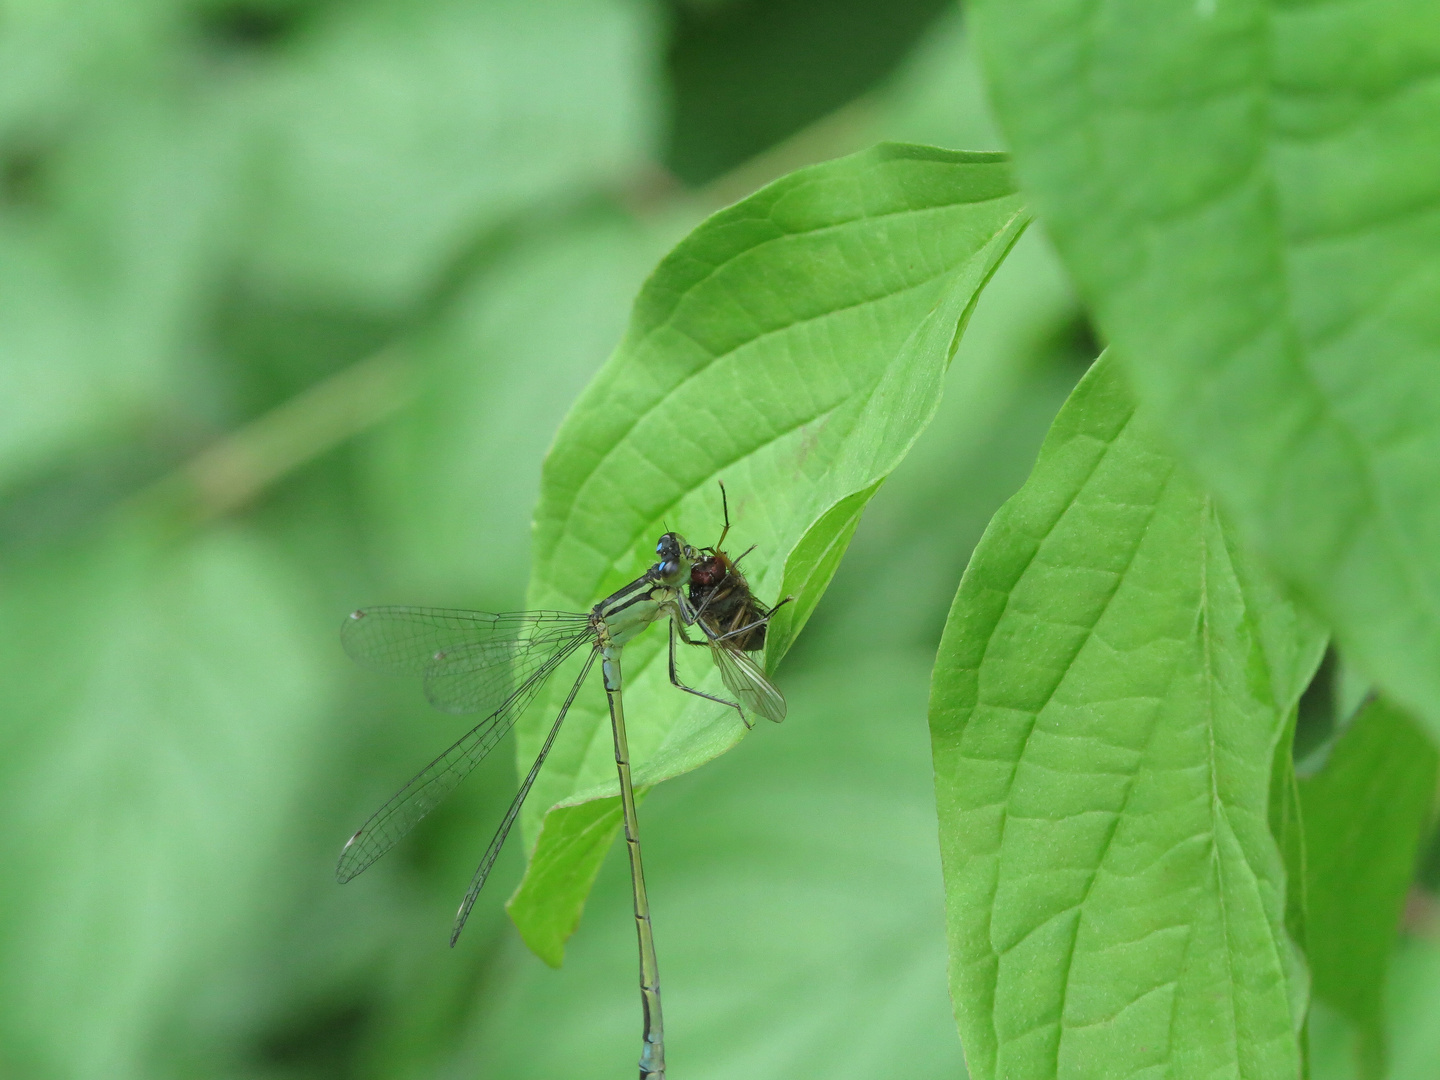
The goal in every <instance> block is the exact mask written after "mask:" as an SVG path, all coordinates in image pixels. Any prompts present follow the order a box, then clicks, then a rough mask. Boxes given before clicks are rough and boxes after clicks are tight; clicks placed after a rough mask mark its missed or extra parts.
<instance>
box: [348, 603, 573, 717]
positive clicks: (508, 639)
mask: <svg viewBox="0 0 1440 1080" xmlns="http://www.w3.org/2000/svg"><path fill="white" fill-rule="evenodd" d="M589 633H590V621H589V617H588V616H586V615H582V614H579V613H577V612H568V611H512V612H502V613H498V614H497V613H492V612H488V611H460V610H454V609H449V608H424V607H395V606H388V607H370V608H361V609H360V610H358V611H354V612H351V614H350V615H348V616H347V617H346V619H345V622H344V624H343V625H342V626H341V628H340V641H341V643H342V644H343V645H344V647H345V651H346V652H347V653H349V654H350V656H351V658H352V659H354V660H355V662H356V663H358V664H361V665H363V666H364V667H368V668H372V669H374V670H376V671H383V672H387V673H390V674H396V675H420V676H422V677H423V678H424V680H425V696H426V698H427V699H428V700H429V701H430V704H432V705H434V706H435V708H437V709H439V710H440V711H442V712H449V713H471V712H491V711H493V710H495V709H498V708H499V707H500V706H501V704H502V703H503V702H504V701H505V700H506V699H507V698H509V696H510V695H511V694H512V693H514V691H515V688H516V687H518V686H521V685H523V684H524V683H525V681H526V680H527V679H529V678H530V676H531V675H533V674H534V673H535V672H536V671H537V670H539V669H540V667H541V666H542V665H543V664H544V663H545V662H546V660H547V659H548V658H549V657H550V656H551V655H552V654H553V653H554V652H555V651H557V650H559V649H561V648H564V647H566V646H568V645H569V644H570V643H571V641H572V639H575V638H578V637H585V636H587V635H588V634H589Z"/></svg>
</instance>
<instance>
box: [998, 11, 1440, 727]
mask: <svg viewBox="0 0 1440 1080" xmlns="http://www.w3.org/2000/svg"><path fill="white" fill-rule="evenodd" d="M974 10H975V12H976V14H977V16H978V18H977V25H978V28H979V30H980V34H981V39H982V46H983V50H984V54H985V58H986V62H987V67H988V69H989V73H990V76H991V83H992V89H993V100H994V102H995V105H996V110H997V113H998V114H999V116H1000V119H1001V121H1002V124H1003V126H1004V128H1005V130H1006V132H1007V134H1008V137H1009V140H1010V143H1011V145H1012V147H1013V148H1014V150H1015V153H1016V157H1017V162H1018V165H1019V168H1020V173H1021V176H1022V179H1023V180H1024V182H1025V184H1026V185H1027V187H1028V189H1029V190H1031V191H1033V193H1034V197H1035V205H1036V208H1037V210H1038V212H1039V213H1040V215H1041V217H1042V219H1043V220H1044V221H1045V222H1046V226H1047V228H1048V230H1049V231H1050V234H1051V235H1052V236H1053V237H1054V239H1055V242H1056V245H1057V247H1058V248H1059V250H1060V252H1061V254H1062V255H1063V256H1064V258H1065V260H1066V263H1067V265H1068V266H1069V267H1070V269H1071V271H1072V272H1073V273H1074V274H1075V277H1076V279H1077V281H1078V282H1079V283H1080V286H1081V289H1082V291H1083V293H1084V294H1085V295H1086V298H1087V299H1088V300H1089V301H1090V303H1091V304H1092V305H1093V307H1094V309H1095V312H1096V315H1097V319H1098V322H1099V325H1100V326H1101V327H1102V329H1103V330H1104V332H1105V334H1106V335H1107V336H1108V337H1109V338H1110V339H1111V340H1112V341H1113V342H1114V344H1115V345H1116V347H1117V349H1118V350H1119V351H1120V352H1121V354H1122V355H1123V356H1125V357H1126V358H1127V359H1129V360H1130V361H1132V362H1133V364H1134V371H1135V379H1136V384H1137V389H1138V390H1139V391H1140V392H1141V394H1142V395H1143V396H1144V397H1145V398H1146V399H1147V400H1150V401H1153V402H1154V404H1155V406H1156V408H1157V409H1158V410H1159V413H1158V415H1159V418H1160V419H1159V422H1160V423H1163V424H1164V426H1165V429H1166V432H1167V434H1168V436H1169V437H1170V438H1172V439H1173V440H1174V441H1175V444H1176V445H1177V446H1178V447H1179V448H1180V449H1181V451H1182V452H1183V453H1184V454H1185V455H1186V456H1187V458H1188V459H1190V460H1191V461H1192V462H1193V463H1194V465H1195V466H1196V468H1197V469H1198V470H1199V471H1200V473H1201V475H1202V476H1203V478H1204V479H1205V481H1206V482H1207V483H1208V484H1209V485H1211V486H1212V487H1213V489H1214V491H1215V492H1216V494H1217V496H1218V497H1220V498H1221V499H1222V500H1223V501H1224V503H1225V505H1226V506H1227V508H1228V509H1229V510H1230V511H1231V512H1232V513H1233V515H1234V519H1235V524H1236V527H1237V528H1239V529H1240V531H1241V534H1242V535H1243V536H1245V537H1246V538H1247V539H1248V540H1249V541H1250V542H1252V543H1254V544H1256V545H1257V546H1258V547H1259V549H1260V550H1261V552H1262V554H1264V555H1266V556H1268V557H1269V558H1270V559H1271V561H1272V562H1273V564H1274V565H1275V566H1276V567H1277V569H1278V570H1279V572H1280V573H1282V574H1283V575H1284V577H1285V578H1286V579H1287V582H1288V583H1289V584H1290V585H1291V586H1292V587H1293V588H1295V589H1296V590H1298V591H1299V593H1300V594H1301V595H1302V596H1303V597H1304V598H1305V599H1306V601H1307V602H1309V603H1311V604H1313V605H1314V606H1315V608H1316V609H1317V610H1318V611H1319V612H1320V613H1321V614H1323V615H1324V616H1325V617H1326V619H1327V620H1328V621H1329V622H1330V623H1331V624H1332V626H1333V628H1334V630H1335V633H1336V635H1337V637H1338V639H1339V641H1340V643H1341V644H1342V645H1343V646H1344V647H1345V650H1346V652H1347V654H1348V655H1350V656H1352V657H1353V658H1354V659H1355V660H1356V661H1357V662H1358V663H1359V664H1360V666H1361V667H1363V668H1364V669H1365V670H1366V671H1367V673H1368V674H1370V675H1371V676H1373V677H1374V678H1375V679H1376V680H1378V681H1379V682H1380V684H1381V685H1382V686H1384V687H1385V688H1386V690H1387V692H1388V693H1390V694H1392V695H1393V696H1394V697H1395V699H1396V700H1397V701H1398V702H1400V703H1402V704H1404V705H1406V706H1407V707H1409V708H1411V709H1413V710H1415V711H1416V713H1417V714H1418V715H1419V716H1421V717H1422V718H1424V719H1425V720H1426V721H1427V722H1428V723H1429V724H1430V725H1431V730H1432V734H1437V735H1440V486H1437V485H1436V484H1435V483H1434V462H1435V461H1436V460H1437V459H1440V380H1437V379H1436V378H1435V375H1434V372H1435V365H1436V361H1437V357H1440V315H1437V313H1440V273H1437V272H1436V260H1435V251H1436V248H1437V245H1440V225H1437V222H1440V218H1437V217H1436V215H1435V214H1434V213H1433V212H1432V209H1431V208H1432V207H1433V206H1434V205H1435V204H1436V202H1437V200H1440V141H1437V140H1436V139H1435V138H1434V132H1435V130H1436V129H1437V127H1440V89H1437V84H1436V82H1435V80H1434V79H1433V78H1432V77H1431V75H1432V73H1433V72H1434V71H1435V70H1436V69H1437V67H1440V34H1437V33H1436V27H1437V25H1440V24H1437V21H1436V19H1435V12H1434V8H1433V6H1432V5H1431V4H1429V3H1426V2H1424V0H1397V2H1395V3H1361V4H1351V5H1342V6H1334V5H1327V4H1300V5H1280V6H1265V5H1260V4H1255V3H1240V4H1235V3H1228V2H1227V3H1216V2H1215V0H1198V2H1197V0H1165V2H1162V3H1154V2H1151V0H1140V2H1127V3H1121V4H1118V5H1113V6H1110V7H1107V8H1105V9H1104V10H1103V11H1101V10H1097V9H1095V8H1094V7H1093V5H1090V4H1087V3H1084V2H1082V0H1024V2H1021V3H1009V2H1007V3H998V2H993V0H985V2H983V3H980V4H978V5H976V7H975V9H974Z"/></svg>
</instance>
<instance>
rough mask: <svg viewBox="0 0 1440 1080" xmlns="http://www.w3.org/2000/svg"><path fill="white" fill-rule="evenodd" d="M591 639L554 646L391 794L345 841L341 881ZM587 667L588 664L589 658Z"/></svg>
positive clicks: (469, 765)
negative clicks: (497, 704) (506, 693)
mask: <svg viewBox="0 0 1440 1080" xmlns="http://www.w3.org/2000/svg"><path fill="white" fill-rule="evenodd" d="M372 610H374V609H372ZM412 610H413V609H412ZM588 640H589V639H588V638H587V637H586V636H585V635H583V634H580V635H573V634H572V635H571V637H570V639H569V641H568V642H567V643H566V644H564V645H562V646H561V647H560V649H559V650H558V651H555V652H552V653H551V654H550V655H549V657H548V658H547V659H546V660H545V661H544V663H543V664H542V665H541V666H540V667H538V668H537V669H536V670H535V671H533V672H532V673H531V674H530V677H529V678H528V679H526V680H525V682H523V683H522V684H521V685H520V687H519V688H518V689H517V690H515V691H514V692H513V693H512V694H511V695H510V696H509V697H508V698H507V699H506V700H505V701H504V703H502V704H501V706H500V707H499V708H498V709H496V710H495V711H494V712H493V713H491V714H490V715H489V716H487V717H486V718H485V719H484V720H482V721H480V723H478V724H476V725H475V726H474V727H473V728H471V729H470V730H469V731H468V732H466V733H465V734H464V735H463V736H461V737H460V738H459V739H458V740H457V741H456V742H455V743H454V745H452V746H451V747H450V748H449V749H448V750H446V751H445V752H444V753H442V754H441V755H440V756H439V757H437V758H436V759H435V760H434V761H432V762H431V763H430V764H429V765H427V766H425V768H423V769H422V770H420V772H419V773H418V774H417V775H416V776H415V777H414V778H413V779H412V780H411V781H410V782H409V783H408V784H406V785H405V786H404V787H403V788H401V789H400V790H399V791H397V792H396V793H395V794H394V795H392V796H391V797H390V799H389V800H388V801H387V802H386V803H385V805H384V806H382V807H380V809H379V810H376V811H375V813H374V814H372V815H371V816H370V819H369V820H368V821H366V822H365V824H364V825H362V826H360V828H359V829H357V830H356V831H355V835H353V836H352V837H350V839H349V840H348V841H347V842H346V844H345V850H343V851H342V852H341V853H340V862H339V864H338V865H337V866H336V867H335V877H336V878H337V879H339V880H340V881H341V882H342V883H343V882H346V881H349V880H350V879H351V878H353V877H354V876H355V875H356V874H359V873H360V872H361V871H363V870H364V869H365V868H366V867H368V866H369V865H370V864H371V863H373V862H374V861H375V860H376V859H378V858H380V856H381V855H384V854H385V853H386V852H387V851H389V850H390V849H391V848H392V847H394V846H395V844H396V843H398V842H399V841H400V839H401V838H402V837H403V836H405V834H406V833H408V832H409V831H410V830H411V829H413V828H414V827H415V825H416V823H418V822H419V821H420V819H421V818H423V817H424V816H425V815H426V814H428V813H430V811H431V810H433V809H435V807H436V806H438V805H439V804H440V802H441V800H443V799H444V798H445V796H447V795H449V794H450V792H452V791H454V790H455V788H456V787H457V786H458V785H459V783H460V781H462V780H464V779H465V777H467V776H469V775H470V773H471V771H472V770H473V769H474V768H475V766H476V765H479V764H480V762H482V761H483V760H485V757H486V755H487V754H489V753H490V751H491V750H493V749H495V746H496V744H497V743H499V742H500V740H501V739H502V738H504V737H505V734H506V732H508V731H509V730H510V729H511V728H512V727H514V726H515V721H516V719H517V718H518V717H519V716H520V714H521V713H523V712H524V711H525V707H526V706H527V705H529V704H530V702H531V701H532V700H534V697H535V695H536V694H537V693H538V692H539V691H540V688H541V687H542V686H544V685H545V683H546V682H547V681H548V680H549V678H550V676H551V675H552V674H554V672H555V669H556V668H558V667H559V666H560V665H561V664H562V663H564V662H565V660H566V659H567V658H568V657H569V656H570V655H571V654H572V653H573V652H574V651H575V650H576V649H577V648H579V647H580V646H581V645H582V644H584V643H585V642H587V641H588ZM586 670H587V671H588V670H589V665H588V664H587V665H586Z"/></svg>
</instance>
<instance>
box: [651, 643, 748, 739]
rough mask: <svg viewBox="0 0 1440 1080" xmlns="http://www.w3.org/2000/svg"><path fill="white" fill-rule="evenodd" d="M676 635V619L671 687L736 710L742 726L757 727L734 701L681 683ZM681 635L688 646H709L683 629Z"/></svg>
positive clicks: (671, 660)
mask: <svg viewBox="0 0 1440 1080" xmlns="http://www.w3.org/2000/svg"><path fill="white" fill-rule="evenodd" d="M675 633H676V627H675V620H674V619H671V620H670V685H672V686H674V687H676V688H677V689H680V690H684V691H685V692H686V693H687V694H694V695H695V696H696V697H702V698H704V699H705V700H706V701H713V702H715V703H716V704H717V705H725V706H727V707H729V708H731V709H734V710H735V711H736V712H737V713H739V714H740V722H741V723H742V724H744V725H745V726H746V727H747V728H749V727H754V726H755V725H754V724H752V723H750V721H749V720H747V719H746V718H745V710H744V709H742V708H740V706H739V704H738V703H736V702H734V701H726V700H725V699H724V698H722V697H716V696H715V695H714V694H707V693H705V691H704V690H696V689H695V688H694V687H693V686H686V685H685V684H684V683H682V682H681V681H680V675H679V673H678V672H677V671H676V670H675ZM679 633H680V636H681V637H682V638H685V644H687V645H704V644H707V643H706V642H704V641H691V640H690V638H689V637H687V636H686V634H685V631H684V630H683V629H682V630H680V632H679Z"/></svg>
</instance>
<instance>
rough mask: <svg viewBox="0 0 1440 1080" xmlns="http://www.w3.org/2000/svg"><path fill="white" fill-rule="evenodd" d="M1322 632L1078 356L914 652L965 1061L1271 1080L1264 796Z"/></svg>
mask: <svg viewBox="0 0 1440 1080" xmlns="http://www.w3.org/2000/svg"><path fill="white" fill-rule="evenodd" d="M1323 644H1324V642H1323V638H1322V637H1321V635H1320V634H1319V633H1318V632H1317V631H1316V630H1315V629H1313V628H1310V627H1308V626H1306V625H1305V624H1303V623H1299V622H1297V620H1296V616H1295V615H1294V613H1293V611H1292V610H1291V609H1290V608H1289V607H1288V605H1286V604H1285V603H1284V601H1282V600H1281V599H1280V597H1279V595H1278V594H1277V593H1276V592H1275V590H1274V589H1273V588H1270V587H1268V586H1267V585H1266V583H1265V582H1264V580H1263V579H1262V578H1260V577H1259V575H1258V574H1256V572H1255V571H1254V569H1253V567H1251V566H1249V565H1248V563H1247V560H1246V558H1245V556H1244V555H1243V554H1242V552H1241V551H1240V550H1239V549H1237V547H1236V546H1235V545H1234V543H1233V542H1232V541H1231V539H1230V537H1229V535H1228V534H1227V531H1226V529H1225V527H1224V525H1223V524H1222V522H1221V519H1220V517H1219V515H1218V514H1217V513H1216V510H1215V507H1214V505H1213V504H1212V502H1211V500H1210V499H1209V498H1208V497H1207V496H1206V495H1205V493H1204V491H1203V490H1202V489H1201V488H1200V487H1199V486H1198V485H1197V484H1196V483H1195V481H1194V480H1193V479H1191V477H1190V476H1189V475H1188V474H1187V473H1186V471H1185V470H1184V469H1183V468H1182V467H1181V466H1180V465H1179V463H1178V462H1177V461H1176V460H1175V459H1174V457H1172V456H1171V455H1170V454H1169V453H1168V452H1167V451H1166V450H1165V448H1164V444H1163V442H1161V440H1160V439H1159V437H1158V435H1157V433H1156V430H1155V428H1154V426H1153V421H1151V420H1149V419H1147V418H1146V417H1144V416H1142V415H1140V414H1138V413H1137V412H1136V409H1135V406H1134V404H1133V399H1132V397H1131V394H1130V392H1129V389H1128V387H1127V386H1126V385H1125V383H1124V379H1123V377H1122V374H1121V371H1120V369H1119V367H1118V365H1117V364H1116V363H1115V361H1114V360H1112V359H1110V358H1108V357H1107V358H1103V359H1102V360H1101V361H1099V362H1098V363H1097V364H1096V365H1095V367H1094V368H1093V369H1092V370H1091V371H1090V373H1089V374H1088V375H1087V376H1086V378H1085V379H1084V381H1082V383H1081V384H1080V386H1079V387H1078V388H1077V389H1076V391H1075V393H1074V394H1073V395H1072V397H1071V399H1070V401H1069V402H1068V403H1067V404H1066V406H1065V407H1064V409H1063V410H1062V411H1061V413H1060V415H1059V416H1058V417H1057V418H1056V421H1055V424H1054V427H1053V428H1052V429H1051V433H1050V435H1049V437H1048V438H1047V440H1046V442H1045V445H1044V447H1043V449H1042V451H1041V454H1040V458H1039V460H1038V462H1037V463H1036V466H1035V471H1034V473H1033V474H1032V475H1031V477H1030V479H1029V480H1028V481H1027V483H1026V484H1025V486H1024V487H1023V488H1022V489H1021V490H1020V492H1019V493H1018V494H1016V495H1015V496H1014V497H1013V498H1012V499H1011V500H1010V501H1009V502H1008V503H1006V505H1005V506H1004V507H1003V508H1002V509H1001V510H1000V512H999V513H998V514H997V515H996V516H995V518H994V520H993V521H992V522H991V524H990V527H989V529H988V530H987V531H986V533H985V537H984V539H982V540H981V542H980V545H979V546H978V547H977V549H976V551H975V554H974V556H973V557H972V559H971V562H970V566H969V568H968V569H967V570H966V572H965V576H964V578H963V580H962V582H961V585H960V590H959V592H958V593H957V595H956V597H955V604H954V607H953V608H952V610H951V613H950V619H949V623H948V625H947V626H946V630H945V635H944V638H943V640H942V642H941V646H940V653H939V656H938V658H937V660H936V665H935V676H934V682H933V685H932V697H931V734H932V739H933V750H934V757H935V782H936V797H937V801H938V806H939V814H940V836H941V855H942V860H943V865H944V874H945V883H946V894H947V895H946V906H947V911H948V922H949V939H950V964H951V991H952V995H953V997H954V1001H955V1009H956V1016H957V1019H958V1022H959V1025H960V1035H961V1042H962V1043H963V1044H964V1046H965V1049H966V1055H967V1059H968V1062H969V1066H970V1071H971V1075H972V1076H973V1077H975V1080H992V1078H999V1077H1003V1078H1005V1080H1025V1078H1032V1077H1033V1078H1042V1077H1043V1078H1053V1077H1056V1076H1076V1077H1079V1076H1085V1077H1089V1076H1097V1077H1098V1076H1136V1075H1156V1076H1159V1075H1165V1076H1171V1077H1175V1078H1177V1080H1188V1078H1191V1077H1202V1076H1203V1077H1211V1076H1220V1075H1233V1076H1244V1077H1251V1076H1254V1077H1262V1076H1263V1077H1281V1076H1289V1077H1293V1076H1295V1075H1297V1073H1298V1070H1299V1052H1298V1049H1297V1045H1296V1037H1295V1036H1296V1031H1297V1029H1298V1026H1299V1020H1300V1014H1301V1007H1302V1002H1300V1001H1297V1000H1295V999H1296V997H1298V995H1297V993H1296V980H1297V974H1296V963H1295V958H1294V957H1293V955H1292V949H1291V945H1290V943H1289V941H1288V939H1287V937H1286V934H1285V928H1284V916H1285V896H1284V891H1285V886H1284V869H1283V862H1282V858H1281V853H1280V851H1279V850H1278V848H1277V845H1276V843H1275V841H1274V839H1272V837H1271V833H1270V827H1269V821H1268V815H1267V811H1268V804H1269V792H1270V786H1271V760H1272V754H1273V752H1274V750H1275V748H1276V746H1277V745H1278V744H1279V743H1280V741H1281V739H1282V735H1283V733H1284V729H1285V720H1286V717H1287V714H1288V713H1289V711H1290V709H1291V708H1292V706H1293V705H1294V703H1295V701H1296V700H1297V699H1298V697H1299V694H1300V692H1301V690H1302V689H1303V687H1304V685H1305V683H1306V681H1307V680H1308V676H1309V673H1310V671H1312V670H1313V669H1314V666H1315V665H1316V664H1317V663H1318V661H1319V658H1320V653H1321V649H1322V648H1323Z"/></svg>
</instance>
